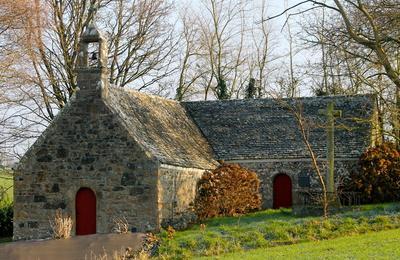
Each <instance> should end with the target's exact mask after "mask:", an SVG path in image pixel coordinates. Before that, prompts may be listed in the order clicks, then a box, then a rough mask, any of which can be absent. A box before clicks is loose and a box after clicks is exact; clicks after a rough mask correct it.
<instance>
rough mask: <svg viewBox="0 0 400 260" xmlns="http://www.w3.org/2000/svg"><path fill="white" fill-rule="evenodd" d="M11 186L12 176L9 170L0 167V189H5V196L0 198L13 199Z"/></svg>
mask: <svg viewBox="0 0 400 260" xmlns="http://www.w3.org/2000/svg"><path fill="white" fill-rule="evenodd" d="M12 186H13V176H12V174H11V172H9V171H7V170H3V169H0V191H2V190H3V189H7V192H6V195H5V198H1V197H0V199H3V200H4V199H5V200H7V201H12V199H13V188H12ZM10 187H11V188H10Z"/></svg>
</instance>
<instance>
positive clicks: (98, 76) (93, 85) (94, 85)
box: [76, 23, 109, 99]
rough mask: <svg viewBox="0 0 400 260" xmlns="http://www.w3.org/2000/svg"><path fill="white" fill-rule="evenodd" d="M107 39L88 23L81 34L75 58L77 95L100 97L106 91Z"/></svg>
mask: <svg viewBox="0 0 400 260" xmlns="http://www.w3.org/2000/svg"><path fill="white" fill-rule="evenodd" d="M107 56H108V49H107V40H106V38H105V37H104V35H102V33H101V32H100V31H99V30H98V28H97V27H96V26H95V25H94V23H90V24H89V25H88V27H87V28H86V30H85V31H84V33H83V34H82V36H81V39H80V42H79V53H78V59H77V68H76V72H77V85H78V88H79V91H78V92H77V97H78V98H81V97H84V98H88V99H91V98H102V97H105V96H106V95H107V92H108V85H109V83H108V69H107Z"/></svg>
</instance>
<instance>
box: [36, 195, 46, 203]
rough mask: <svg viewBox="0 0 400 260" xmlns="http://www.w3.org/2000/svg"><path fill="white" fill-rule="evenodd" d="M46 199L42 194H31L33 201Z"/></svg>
mask: <svg viewBox="0 0 400 260" xmlns="http://www.w3.org/2000/svg"><path fill="white" fill-rule="evenodd" d="M46 201H47V199H46V197H45V196H42V195H35V196H33V202H46Z"/></svg>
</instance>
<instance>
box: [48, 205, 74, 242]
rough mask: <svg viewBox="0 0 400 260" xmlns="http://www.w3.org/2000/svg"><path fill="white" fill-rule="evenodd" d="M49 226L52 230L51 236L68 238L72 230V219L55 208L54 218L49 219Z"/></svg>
mask: <svg viewBox="0 0 400 260" xmlns="http://www.w3.org/2000/svg"><path fill="white" fill-rule="evenodd" d="M50 227H51V229H52V230H53V238H55V239H61V238H69V237H70V236H71V230H72V219H71V217H70V216H68V215H64V214H63V213H62V211H61V209H57V210H56V214H55V216H54V220H50Z"/></svg>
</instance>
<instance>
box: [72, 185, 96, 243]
mask: <svg viewBox="0 0 400 260" xmlns="http://www.w3.org/2000/svg"><path fill="white" fill-rule="evenodd" d="M75 213H76V222H75V223H76V235H89V234H96V195H95V194H94V192H93V191H92V190H91V189H89V188H81V189H79V191H78V192H77V193H76V200H75Z"/></svg>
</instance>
